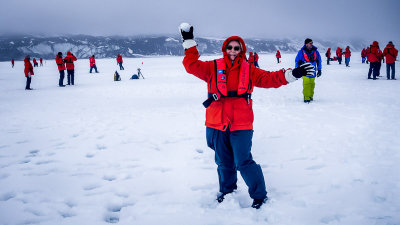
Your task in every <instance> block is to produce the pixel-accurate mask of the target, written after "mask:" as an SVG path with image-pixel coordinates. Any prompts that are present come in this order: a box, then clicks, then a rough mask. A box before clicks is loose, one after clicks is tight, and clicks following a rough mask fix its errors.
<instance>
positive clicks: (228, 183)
mask: <svg viewBox="0 0 400 225" xmlns="http://www.w3.org/2000/svg"><path fill="white" fill-rule="evenodd" d="M179 28H180V32H181V36H182V39H183V44H182V45H183V47H184V49H185V57H184V59H183V65H184V67H185V69H186V71H187V72H188V73H190V74H193V75H195V76H196V77H198V78H200V79H201V80H203V81H205V82H207V83H208V85H207V87H208V99H207V100H206V101H205V102H204V103H203V105H204V106H205V107H206V123H205V125H206V138H207V145H208V146H209V147H210V148H211V149H213V150H214V151H215V162H216V164H217V165H218V177H219V191H220V193H219V195H218V196H217V201H218V202H220V203H221V202H222V201H223V200H224V196H225V195H226V194H229V193H232V192H233V191H234V190H236V189H237V186H236V183H237V170H239V171H240V173H241V175H242V177H243V179H244V181H245V183H246V184H247V186H248V188H249V194H250V197H251V198H253V204H252V207H253V208H256V209H258V208H260V207H261V205H262V204H263V203H265V202H266V200H267V199H268V198H267V191H266V187H265V182H264V176H263V173H262V170H261V167H260V165H258V164H256V162H255V161H254V160H253V158H252V155H251V145H252V138H253V118H254V117H253V108H252V104H253V102H252V99H251V94H252V92H253V89H254V86H256V87H261V88H278V87H280V86H282V85H286V84H288V83H289V82H293V81H296V80H297V79H299V78H301V77H302V76H305V75H308V74H314V72H315V71H314V69H313V68H314V67H313V66H312V65H311V64H310V63H307V64H303V65H302V66H300V67H298V68H296V69H294V70H291V69H288V70H284V69H282V70H279V71H276V72H268V71H265V70H262V69H259V68H255V67H254V66H253V65H250V64H249V63H248V62H246V45H245V43H244V41H243V39H242V38H241V37H238V36H232V37H229V38H228V39H226V40H225V41H224V43H223V46H222V53H223V58H220V59H216V60H212V61H201V60H199V57H200V55H199V52H198V51H197V48H196V46H197V43H196V42H195V41H194V36H193V26H191V25H189V24H187V23H182V24H181V25H180V27H179Z"/></svg>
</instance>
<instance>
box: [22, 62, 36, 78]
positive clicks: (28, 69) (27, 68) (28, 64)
mask: <svg viewBox="0 0 400 225" xmlns="http://www.w3.org/2000/svg"><path fill="white" fill-rule="evenodd" d="M24 62H25V69H24V72H25V77H28V75H29V74H30V75H34V73H33V66H32V64H31V61H29V59H28V58H25V59H24Z"/></svg>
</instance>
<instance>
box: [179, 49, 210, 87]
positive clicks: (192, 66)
mask: <svg viewBox="0 0 400 225" xmlns="http://www.w3.org/2000/svg"><path fill="white" fill-rule="evenodd" d="M199 57H200V55H199V52H198V51H197V48H196V47H192V48H189V49H187V50H185V58H183V62H182V63H183V65H184V66H185V69H186V71H187V72H188V73H190V74H193V75H195V76H196V77H198V78H200V79H202V80H204V81H205V82H208V81H209V80H210V77H211V75H212V73H213V69H214V61H205V62H203V61H201V60H199Z"/></svg>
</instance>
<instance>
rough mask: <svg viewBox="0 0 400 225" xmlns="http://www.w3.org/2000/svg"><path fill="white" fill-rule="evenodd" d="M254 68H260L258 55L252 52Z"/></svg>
mask: <svg viewBox="0 0 400 225" xmlns="http://www.w3.org/2000/svg"><path fill="white" fill-rule="evenodd" d="M254 66H255V67H257V68H260V66H259V65H258V54H257V52H254Z"/></svg>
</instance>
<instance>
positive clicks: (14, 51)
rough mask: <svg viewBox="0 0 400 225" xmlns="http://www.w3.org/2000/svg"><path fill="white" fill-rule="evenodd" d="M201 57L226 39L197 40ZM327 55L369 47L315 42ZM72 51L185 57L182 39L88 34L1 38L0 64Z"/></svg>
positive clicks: (277, 43)
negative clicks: (26, 57) (345, 48)
mask: <svg viewBox="0 0 400 225" xmlns="http://www.w3.org/2000/svg"><path fill="white" fill-rule="evenodd" d="M195 40H196V41H197V43H198V49H199V52H200V54H217V53H220V52H221V46H222V43H223V41H224V39H216V38H195ZM245 42H246V45H247V49H248V51H255V52H259V53H272V52H275V51H276V50H277V49H279V50H280V51H281V52H296V51H298V50H299V48H301V47H302V46H303V40H296V39H282V40H276V39H269V40H268V39H245ZM314 45H315V46H317V47H318V48H319V50H320V52H321V55H324V52H325V51H326V49H327V48H328V47H330V48H333V49H336V48H337V46H341V47H346V46H347V45H349V46H350V47H351V49H352V51H361V49H362V48H363V47H365V46H367V42H365V41H362V40H353V41H349V42H345V41H340V42H338V41H322V40H314ZM67 51H71V52H72V53H74V54H75V55H76V56H77V57H78V58H88V57H89V56H91V55H96V57H97V58H113V57H115V56H116V55H117V54H118V53H119V54H121V55H122V56H124V57H142V56H156V55H184V51H183V48H182V45H181V41H180V38H179V37H167V36H158V37H99V36H88V35H75V36H59V37H34V36H8V37H4V36H3V37H0V52H1V54H0V61H8V60H10V59H12V58H14V59H16V60H22V59H23V58H24V57H25V56H26V55H30V56H31V57H36V58H40V57H41V58H44V59H53V58H54V57H55V55H56V54H57V52H63V53H64V54H65V53H66V52H67Z"/></svg>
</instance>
